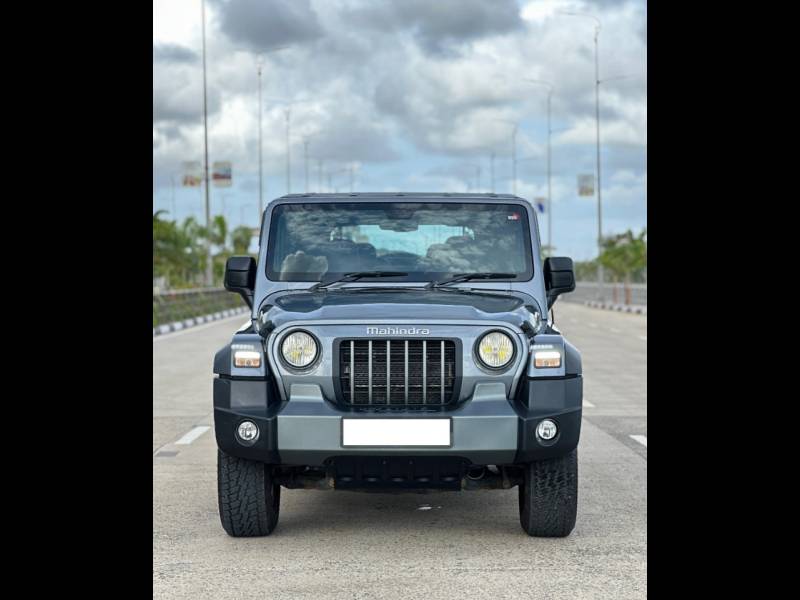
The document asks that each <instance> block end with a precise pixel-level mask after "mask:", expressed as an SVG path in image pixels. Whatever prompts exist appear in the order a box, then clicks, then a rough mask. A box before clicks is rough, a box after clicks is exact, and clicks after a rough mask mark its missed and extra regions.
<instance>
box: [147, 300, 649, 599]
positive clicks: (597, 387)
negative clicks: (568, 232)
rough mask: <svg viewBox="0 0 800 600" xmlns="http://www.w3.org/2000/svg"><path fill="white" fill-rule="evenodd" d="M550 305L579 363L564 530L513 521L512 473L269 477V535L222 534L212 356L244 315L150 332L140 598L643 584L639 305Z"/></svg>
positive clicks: (552, 594) (500, 591) (582, 589)
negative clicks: (355, 481) (428, 490)
mask: <svg viewBox="0 0 800 600" xmlns="http://www.w3.org/2000/svg"><path fill="white" fill-rule="evenodd" d="M555 313H556V314H555V316H556V326H558V327H559V328H560V329H561V330H562V332H563V333H564V335H566V336H567V337H568V339H570V341H572V342H573V343H574V344H575V345H576V346H577V347H578V348H579V349H580V351H581V352H582V354H583V367H584V402H585V406H584V411H583V417H584V421H583V425H582V431H581V441H580V445H579V446H578V451H579V477H580V488H579V504H578V518H577V525H576V527H575V530H574V531H573V533H572V535H571V536H570V537H568V538H563V539H537V538H531V537H528V536H527V535H525V534H524V533H523V531H522V529H521V528H520V526H519V516H518V508H517V489H516V488H513V489H511V490H492V491H479V492H449V493H439V494H425V495H422V494H402V495H388V494H359V493H354V492H322V491H310V490H286V489H283V490H282V492H281V493H282V496H281V514H280V521H279V522H278V526H277V528H276V529H275V531H274V533H273V534H272V535H271V536H269V537H266V538H248V539H242V538H240V539H234V538H231V537H228V536H227V535H226V534H225V532H224V531H223V529H222V527H221V525H220V522H219V516H218V514H217V500H216V444H215V441H214V433H213V429H212V427H213V417H212V412H211V406H212V401H211V378H212V372H211V365H212V359H213V356H214V353H215V352H216V351H217V350H218V349H219V348H220V347H221V346H223V345H224V344H225V343H227V342H228V341H229V340H230V337H231V335H232V334H233V332H234V331H235V330H236V329H237V328H238V327H239V326H240V325H241V324H242V323H243V321H244V319H242V317H241V316H238V317H234V318H232V319H227V320H224V321H217V322H214V323H211V324H207V325H201V326H198V327H195V328H192V329H189V330H186V331H180V332H176V333H172V334H167V335H164V336H160V337H157V338H154V339H153V592H154V598H170V599H171V598H186V599H189V598H192V599H195V598H214V599H222V598H259V597H260V598H270V599H272V598H309V599H318V598H319V599H321V598H335V599H340V598H341V599H344V598H347V599H357V598H387V599H388V598H397V599H413V598H420V599H425V600H438V599H440V598H458V599H459V600H460V599H462V598H465V597H471V598H488V597H492V598H548V599H550V598H569V599H574V598H644V597H646V592H647V588H646V585H647V582H646V568H647V379H646V376H647V317H645V316H641V315H633V314H623V313H616V312H611V311H604V310H599V309H593V308H588V307H585V306H582V305H579V304H569V303H567V302H559V303H558V304H557V305H556V307H555ZM207 428H208V429H207Z"/></svg>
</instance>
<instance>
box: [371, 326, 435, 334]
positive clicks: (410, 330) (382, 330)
mask: <svg viewBox="0 0 800 600" xmlns="http://www.w3.org/2000/svg"><path fill="white" fill-rule="evenodd" d="M430 334H431V330H430V329H417V328H416V327H367V335H430Z"/></svg>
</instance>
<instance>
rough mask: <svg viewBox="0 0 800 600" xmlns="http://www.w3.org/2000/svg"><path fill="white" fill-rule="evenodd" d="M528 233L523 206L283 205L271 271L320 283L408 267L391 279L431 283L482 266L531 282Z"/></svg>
mask: <svg viewBox="0 0 800 600" xmlns="http://www.w3.org/2000/svg"><path fill="white" fill-rule="evenodd" d="M529 231H530V230H529V228H528V219H527V211H526V210H525V209H524V207H522V206H520V205H518V204H479V203H449V202H448V203H438V204H436V203H424V204H423V203H406V202H391V203H390V202H383V203H375V204H367V203H344V202H343V203H324V204H322V203H321V204H316V203H315V204H283V205H278V206H276V207H275V209H274V211H273V213H272V221H271V225H270V233H269V247H268V249H267V276H268V277H269V278H270V279H272V280H279V281H320V280H323V279H325V280H329V279H332V278H335V277H341V276H343V275H344V274H345V273H349V272H353V271H403V272H405V273H407V275H405V276H402V277H396V278H392V279H390V281H432V280H437V279H441V278H443V277H447V276H450V275H454V274H458V273H471V272H478V271H480V272H491V273H514V274H515V275H516V277H515V278H513V279H512V280H513V281H527V280H529V279H530V278H531V277H532V276H533V267H532V262H531V242H530V234H529ZM366 280H369V278H366Z"/></svg>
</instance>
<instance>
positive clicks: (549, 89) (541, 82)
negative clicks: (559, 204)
mask: <svg viewBox="0 0 800 600" xmlns="http://www.w3.org/2000/svg"><path fill="white" fill-rule="evenodd" d="M525 81H527V82H528V83H533V84H538V85H545V86H547V251H548V255H549V253H550V252H551V251H552V249H553V208H552V207H553V202H552V197H553V188H552V183H551V173H552V170H551V162H550V161H551V143H550V142H551V137H552V134H553V127H552V121H551V120H550V117H551V110H550V109H551V105H552V99H553V84H552V83H550V82H549V81H544V80H541V79H526V80H525Z"/></svg>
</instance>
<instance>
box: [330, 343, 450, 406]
mask: <svg viewBox="0 0 800 600" xmlns="http://www.w3.org/2000/svg"><path fill="white" fill-rule="evenodd" d="M339 380H340V382H341V394H342V399H343V400H344V403H345V404H352V405H359V406H360V405H373V404H374V405H401V406H409V405H427V406H430V405H438V406H441V405H443V404H447V403H449V402H451V401H452V400H453V393H454V389H455V383H456V345H455V343H454V342H453V341H452V340H343V341H342V342H340V345H339Z"/></svg>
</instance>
